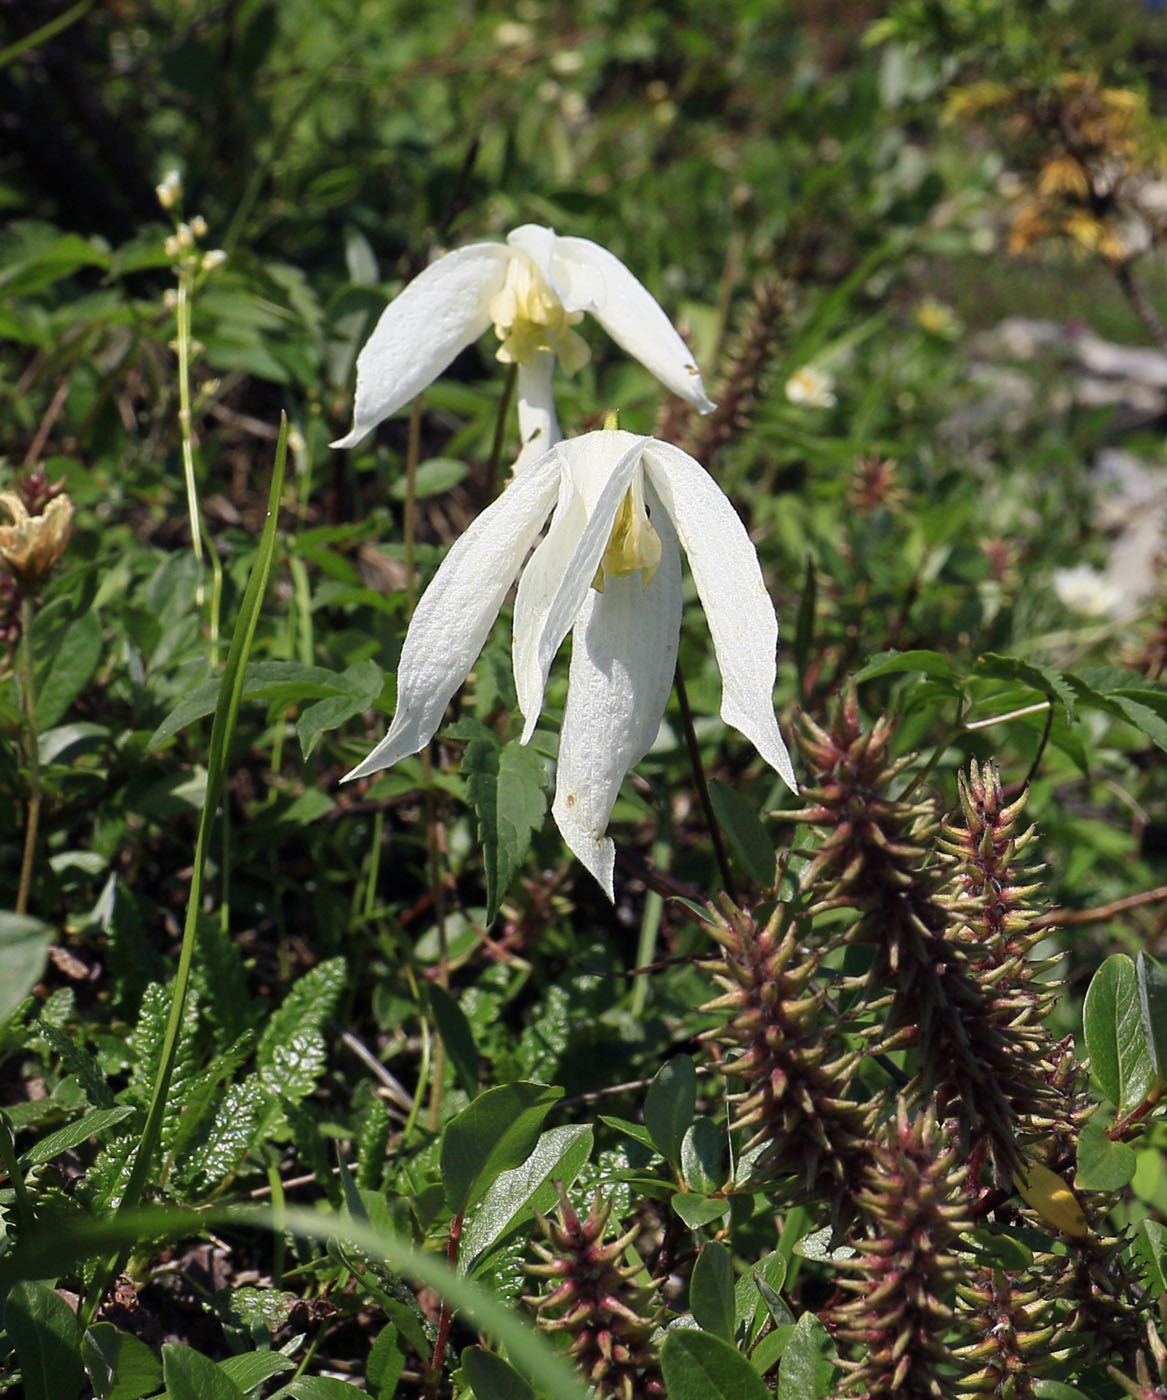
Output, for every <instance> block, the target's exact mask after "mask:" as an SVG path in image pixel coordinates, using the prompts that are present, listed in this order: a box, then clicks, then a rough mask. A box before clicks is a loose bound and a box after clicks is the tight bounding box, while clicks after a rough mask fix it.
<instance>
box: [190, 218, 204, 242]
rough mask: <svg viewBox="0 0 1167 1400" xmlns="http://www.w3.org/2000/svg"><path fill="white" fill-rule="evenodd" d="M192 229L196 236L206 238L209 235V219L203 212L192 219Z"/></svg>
mask: <svg viewBox="0 0 1167 1400" xmlns="http://www.w3.org/2000/svg"><path fill="white" fill-rule="evenodd" d="M190 231H191V233H193V234H194V236H195V237H196V238H205V237H206V235H207V221H206V219H204V218H203V216H202V215H201V214H196V215H195V216H194V218H193V219H192V220H191V221H190Z"/></svg>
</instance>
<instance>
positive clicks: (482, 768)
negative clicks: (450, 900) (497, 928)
mask: <svg viewBox="0 0 1167 1400" xmlns="http://www.w3.org/2000/svg"><path fill="white" fill-rule="evenodd" d="M449 733H450V734H451V735H453V736H454V737H455V738H468V739H469V740H470V742H469V743H468V744H467V745H466V751H465V753H464V754H463V755H462V765H461V769H460V772H461V773H462V776H463V777H464V778H465V779H466V792H467V795H468V796H469V798H470V801H471V803H472V804H473V806H474V812H475V815H476V817H477V818H478V836H479V839H480V840H481V842H482V848H483V865H484V868H485V872H486V921H487V923H488V924H489V923H491V922H493V920H494V917H495V915H496V914H497V913H498V907H499V904H500V903H501V902H502V899H503V896H504V895H505V894H506V891H507V889H508V888H509V886H510V882H511V880H512V878H513V877H514V874H515V871H516V870H517V869H518V868H519V866H520V865H521V864H522V862H523V859H524V858H525V857H526V854H527V850H528V849H529V847H530V844H531V834H532V832H534V831H537V830H538V829H539V828H540V827H541V826H542V825H543V821H544V818H545V817H546V815H547V798H546V795H545V793H544V787H545V784H546V781H547V774H546V770H545V769H544V766H543V760H542V758H541V757H540V756H539V754H538V753H537V752H536V751H535V750H534V749H533V748H531V747H529V746H528V745H525V744H520V743H518V742H516V741H513V740H512V741H511V743H509V744H506V745H503V746H501V747H500V745H499V741H498V736H497V735H496V734H495V733H494V731H493V730H490V729H487V728H486V726H485V725H483V724H479V723H478V721H477V720H473V719H469V718H467V719H463V720H460V721H459V722H458V723H457V724H456V725H452V726H451V728H450V730H449Z"/></svg>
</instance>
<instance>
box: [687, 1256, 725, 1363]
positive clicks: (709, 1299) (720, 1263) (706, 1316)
mask: <svg viewBox="0 0 1167 1400" xmlns="http://www.w3.org/2000/svg"><path fill="white" fill-rule="evenodd" d="M689 1307H690V1308H691V1309H692V1312H693V1316H694V1317H695V1318H696V1319H697V1325H698V1327H700V1328H701V1329H702V1330H703V1331H705V1332H712V1333H713V1335H714V1336H715V1337H723V1338H724V1339H725V1340H726V1341H727V1342H732V1341H733V1328H734V1300H733V1256H732V1255H731V1254H730V1252H729V1250H728V1249H726V1247H725V1245H723V1244H722V1243H721V1242H720V1241H719V1240H710V1241H709V1243H708V1244H707V1245H706V1246H705V1247H704V1248H703V1249H702V1251H701V1253H700V1254H698V1256H697V1262H696V1263H695V1264H694V1265H693V1273H692V1275H691V1277H690V1279H689Z"/></svg>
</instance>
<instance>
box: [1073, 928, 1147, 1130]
mask: <svg viewBox="0 0 1167 1400" xmlns="http://www.w3.org/2000/svg"><path fill="white" fill-rule="evenodd" d="M1082 1029H1083V1033H1084V1035H1085V1038H1086V1050H1087V1053H1088V1054H1089V1056H1090V1070H1091V1073H1092V1075H1093V1077H1094V1080H1095V1082H1096V1083H1097V1084H1098V1087H1099V1088H1100V1089H1101V1091H1102V1093H1103V1094H1104V1095H1105V1096H1106V1097H1107V1098H1108V1099H1109V1100H1110V1102H1111V1103H1112V1104H1114V1105H1115V1107H1116V1108H1117V1109H1118V1111H1119V1113H1120V1114H1125V1113H1129V1112H1130V1111H1131V1109H1133V1108H1137V1107H1138V1105H1139V1104H1141V1103H1142V1101H1143V1099H1144V1098H1146V1096H1147V1093H1148V1091H1149V1090H1150V1088H1151V1086H1152V1084H1154V1082H1155V1070H1154V1066H1153V1065H1152V1062H1151V1051H1150V1047H1149V1046H1148V1044H1147V1037H1146V1035H1145V1034H1144V1031H1143V1013H1142V1008H1141V1006H1140V1003H1139V986H1138V977H1137V975H1136V972H1135V965H1134V963H1133V962H1132V961H1131V960H1130V958H1128V957H1127V955H1126V954H1125V953H1114V954H1113V955H1112V956H1111V957H1109V958H1107V959H1106V961H1105V962H1104V963H1103V964H1102V966H1101V967H1100V968H1099V969H1098V971H1097V972H1096V973H1095V974H1094V976H1093V978H1092V979H1091V981H1090V986H1089V987H1088V988H1087V989H1086V1001H1085V1005H1084V1007H1083V1011H1082Z"/></svg>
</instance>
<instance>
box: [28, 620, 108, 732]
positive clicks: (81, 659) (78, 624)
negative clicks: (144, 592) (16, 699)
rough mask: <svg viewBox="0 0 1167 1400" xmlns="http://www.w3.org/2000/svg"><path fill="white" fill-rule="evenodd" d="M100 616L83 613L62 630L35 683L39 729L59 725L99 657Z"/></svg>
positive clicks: (100, 641) (100, 640) (95, 667)
mask: <svg viewBox="0 0 1167 1400" xmlns="http://www.w3.org/2000/svg"><path fill="white" fill-rule="evenodd" d="M101 643H102V635H101V619H100V617H98V615H97V613H96V612H95V611H93V610H87V611H85V612H83V613H82V614H81V615H80V617H78V618H76V619H75V620H74V621H73V622H71V623H70V624H69V626H68V627H67V628H66V629H65V631H64V634H63V635H62V636H61V637H60V639H59V640H58V642H57V645H56V648H55V650H54V652H53V655H52V656H51V657H50V658H49V661H48V664H47V666H46V667H45V671H44V674H43V675H42V677H41V678H40V679H39V681H38V684H37V696H36V722H37V727H38V729H40V730H41V731H42V732H43V731H44V730H46V729H52V727H53V726H54V725H55V724H59V723H60V722H61V719H62V718H63V717H64V715H65V712H66V711H67V710H68V708H69V706H70V705H71V704H72V703H73V701H74V700H76V698H77V696H78V695H80V694H81V691H82V690H83V689H84V688H85V686H86V685H87V684H88V683H89V679H90V677H91V676H92V675H93V673H94V671H95V670H96V669H97V663H98V661H100V660H101Z"/></svg>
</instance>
